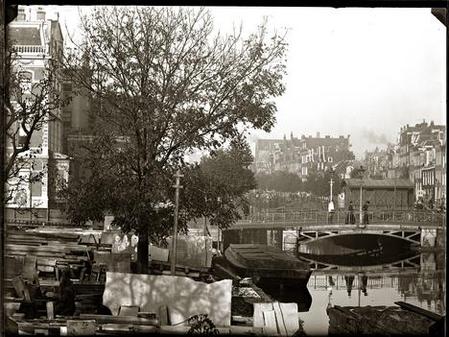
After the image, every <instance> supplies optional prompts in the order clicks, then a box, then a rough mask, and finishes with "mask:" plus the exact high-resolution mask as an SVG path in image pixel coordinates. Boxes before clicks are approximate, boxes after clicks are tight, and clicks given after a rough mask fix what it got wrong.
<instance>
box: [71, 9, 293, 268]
mask: <svg viewBox="0 0 449 337" xmlns="http://www.w3.org/2000/svg"><path fill="white" fill-rule="evenodd" d="M82 26H83V32H84V37H85V40H84V43H83V44H82V45H81V46H79V48H78V53H77V54H72V55H71V56H70V57H69V58H68V59H67V71H68V72H69V73H70V72H71V77H72V79H73V80H74V82H75V83H76V84H77V85H78V86H80V87H83V88H86V89H87V90H88V91H89V93H90V95H91V97H92V99H93V101H94V102H95V106H96V111H95V116H96V118H97V121H98V122H97V126H98V127H97V129H96V132H95V141H94V142H92V143H90V144H88V145H86V153H88V154H90V160H88V161H87V162H86V164H87V165H90V166H91V169H92V170H93V171H95V172H96V174H98V175H101V176H102V177H103V178H101V179H100V181H102V182H104V183H105V184H106V186H108V188H107V195H105V196H104V197H99V203H100V205H98V206H99V208H98V210H99V211H105V210H109V211H111V212H112V213H113V214H114V216H115V222H116V223H117V224H119V225H123V226H125V227H129V228H134V229H136V230H137V231H138V233H139V234H140V240H139V257H138V258H139V261H140V262H141V263H142V268H143V269H144V270H145V266H144V264H145V263H147V262H145V260H146V261H147V260H148V259H147V256H148V254H147V249H148V248H147V246H148V245H147V241H146V240H147V239H148V234H154V233H157V232H158V231H159V230H160V229H161V228H160V227H159V225H158V223H157V221H153V217H154V213H155V207H157V205H159V204H160V203H163V204H167V205H169V204H173V202H172V201H173V195H174V192H173V187H172V185H173V174H174V173H175V171H176V170H177V169H183V168H185V167H186V166H187V165H186V163H185V162H184V158H185V155H186V154H188V153H191V152H193V151H195V150H206V151H209V150H214V149H215V150H216V149H218V148H220V146H221V145H222V144H223V143H224V142H225V140H226V139H233V138H238V137H240V135H241V134H242V132H243V131H244V130H246V129H247V128H249V127H251V128H258V129H263V130H265V131H268V130H270V128H271V127H272V126H273V124H274V121H275V118H274V114H275V111H276V106H275V104H274V102H273V98H274V97H276V96H279V95H281V94H282V93H283V91H284V86H283V84H282V78H283V76H284V74H285V51H286V42H285V40H284V36H280V35H277V34H274V35H272V36H269V34H268V32H267V29H266V26H265V25H261V26H260V27H259V28H258V30H257V31H256V32H255V33H253V34H251V35H250V36H248V37H247V38H244V37H243V36H242V35H241V32H234V33H233V34H230V35H223V34H214V30H213V20H212V17H211V16H210V14H209V13H208V12H207V11H206V10H204V9H196V10H190V9H173V8H151V7H138V8H130V7H126V8H125V7H113V8H110V7H109V8H97V9H95V11H94V13H93V14H92V15H91V16H88V17H84V18H83V20H82ZM83 64H84V65H85V64H88V67H84V68H83V67H82V65H83ZM95 186H97V185H96V184H95V183H94V182H93V179H90V184H89V183H87V184H79V186H78V187H79V188H81V189H84V188H86V189H92V188H95ZM70 207H72V208H73V207H74V206H70ZM71 214H74V213H73V212H72V213H71ZM95 216H96V215H95ZM89 217H90V216H89ZM82 219H85V217H84V218H82Z"/></svg>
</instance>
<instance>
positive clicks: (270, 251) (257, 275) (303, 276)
mask: <svg viewBox="0 0 449 337" xmlns="http://www.w3.org/2000/svg"><path fill="white" fill-rule="evenodd" d="M224 256H225V258H226V261H227V262H228V264H229V266H230V267H232V268H233V269H234V270H235V271H236V273H237V274H238V275H239V276H241V277H251V278H252V279H253V280H254V281H255V282H256V283H259V284H260V283H270V282H276V283H279V284H281V285H285V286H305V285H307V281H308V280H309V278H310V274H311V270H310V267H309V265H308V263H306V262H303V261H301V260H299V259H297V258H296V257H294V256H292V255H289V254H287V253H285V252H283V251H282V250H280V249H277V248H275V247H271V246H267V245H261V244H231V245H229V247H228V248H227V249H226V250H225V253H224Z"/></svg>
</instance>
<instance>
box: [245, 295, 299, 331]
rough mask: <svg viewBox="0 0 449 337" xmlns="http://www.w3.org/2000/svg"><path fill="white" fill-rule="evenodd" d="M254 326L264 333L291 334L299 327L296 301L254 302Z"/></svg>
mask: <svg viewBox="0 0 449 337" xmlns="http://www.w3.org/2000/svg"><path fill="white" fill-rule="evenodd" d="M253 322H254V328H256V329H261V330H262V333H263V334H264V335H269V336H293V335H294V334H295V333H296V332H297V331H298V330H299V329H300V326H299V317H298V305H297V304H296V303H280V302H273V303H254V318H253Z"/></svg>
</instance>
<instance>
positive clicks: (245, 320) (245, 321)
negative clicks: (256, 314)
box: [231, 316, 254, 326]
mask: <svg viewBox="0 0 449 337" xmlns="http://www.w3.org/2000/svg"><path fill="white" fill-rule="evenodd" d="M231 322H233V323H238V324H241V325H246V326H253V325H254V319H253V318H252V317H243V316H232V317H231Z"/></svg>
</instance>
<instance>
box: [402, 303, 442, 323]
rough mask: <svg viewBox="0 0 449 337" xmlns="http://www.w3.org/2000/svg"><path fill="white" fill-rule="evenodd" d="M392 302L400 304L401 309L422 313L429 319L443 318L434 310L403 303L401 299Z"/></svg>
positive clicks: (437, 319)
mask: <svg viewBox="0 0 449 337" xmlns="http://www.w3.org/2000/svg"><path fill="white" fill-rule="evenodd" d="M394 304H396V305H398V306H400V307H401V308H402V309H405V310H408V311H412V312H414V313H417V314H419V315H422V316H424V317H427V318H430V319H431V320H434V321H439V320H440V319H442V318H443V316H441V315H438V314H436V313H434V312H431V311H429V310H426V309H423V308H420V307H417V306H416V305H413V304H410V303H405V302H402V301H398V302H394Z"/></svg>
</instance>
